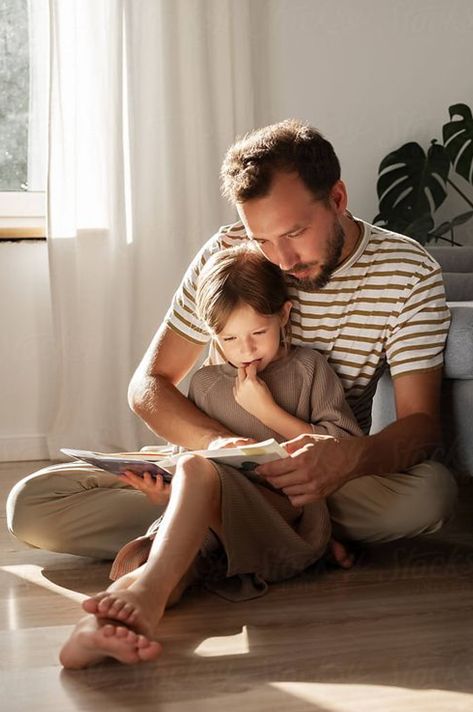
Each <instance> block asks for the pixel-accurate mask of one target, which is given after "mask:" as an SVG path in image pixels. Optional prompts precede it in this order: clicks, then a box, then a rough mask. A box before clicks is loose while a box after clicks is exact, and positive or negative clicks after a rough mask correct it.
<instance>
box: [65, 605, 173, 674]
mask: <svg viewBox="0 0 473 712" xmlns="http://www.w3.org/2000/svg"><path fill="white" fill-rule="evenodd" d="M161 650H162V648H161V645H160V643H157V642H155V641H152V640H149V639H148V638H147V637H146V636H144V635H139V634H138V633H135V632H134V631H133V630H130V629H129V628H126V627H125V626H120V625H115V624H113V623H106V622H101V621H99V620H98V619H97V618H96V617H95V616H90V615H89V616H86V617H85V618H82V620H80V621H79V623H78V624H77V625H76V627H75V628H74V630H73V632H72V634H71V636H70V638H69V640H67V642H66V643H65V644H64V646H63V647H62V650H61V652H60V654H59V659H60V661H61V663H62V665H63V666H64V667H65V668H69V669H76V670H77V669H81V668H86V667H89V666H91V665H97V663H100V662H102V661H103V660H106V659H107V658H114V659H115V660H118V661H119V662H121V663H126V664H128V665H131V664H133V663H140V662H149V661H150V660H155V659H156V658H157V657H159V655H160V654H161Z"/></svg>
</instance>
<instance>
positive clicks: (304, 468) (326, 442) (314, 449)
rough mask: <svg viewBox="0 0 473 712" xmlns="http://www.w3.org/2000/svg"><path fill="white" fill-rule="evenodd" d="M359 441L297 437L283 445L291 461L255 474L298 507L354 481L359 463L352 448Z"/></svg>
mask: <svg viewBox="0 0 473 712" xmlns="http://www.w3.org/2000/svg"><path fill="white" fill-rule="evenodd" d="M360 440H361V438H347V439H345V438H344V439H343V440H337V438H334V437H332V436H330V435H316V434H314V435H299V436H298V437H297V438H294V439H292V440H289V441H288V442H286V443H282V445H283V447H284V448H285V449H286V451H287V452H288V453H289V455H290V457H287V458H283V459H281V460H274V461H273V462H267V463H265V464H264V465H260V466H259V467H258V468H257V469H256V472H257V473H258V474H259V475H261V476H262V477H265V478H266V479H267V480H268V482H270V484H272V485H273V486H274V487H276V488H277V489H281V490H282V491H283V492H284V494H286V495H287V496H288V498H289V499H290V501H291V503H292V504H293V505H294V507H300V506H302V505H304V504H308V503H309V502H316V501H317V500H321V499H324V498H325V497H328V496H329V495H330V494H332V493H333V492H335V491H336V490H338V489H340V487H342V486H343V485H344V484H345V483H346V482H348V480H350V479H351V478H352V477H353V474H352V473H353V467H354V464H355V463H356V461H357V459H358V458H357V457H356V455H357V452H356V450H354V448H356V447H357V441H360ZM358 447H359V445H358ZM358 452H359V451H358Z"/></svg>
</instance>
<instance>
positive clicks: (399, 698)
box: [270, 682, 473, 712]
mask: <svg viewBox="0 0 473 712" xmlns="http://www.w3.org/2000/svg"><path fill="white" fill-rule="evenodd" d="M270 686H271V687H275V688H277V689H278V690H280V691H282V692H285V693H289V694H291V695H292V696H294V697H297V698H298V699H300V700H304V701H305V702H308V703H311V704H313V705H314V708H315V709H319V708H320V709H323V710H324V712H359V711H360V709H362V710H363V712H379V710H383V712H398V711H399V712H401V710H402V712H405V710H406V709H415V710H416V712H422V711H424V710H425V712H445V710H451V712H454V711H455V712H471V710H472V709H473V695H470V694H467V693H463V692H453V691H449V690H434V689H431V690H416V689H409V688H405V687H390V686H387V685H345V684H343V683H341V684H324V683H318V682H271V683H270Z"/></svg>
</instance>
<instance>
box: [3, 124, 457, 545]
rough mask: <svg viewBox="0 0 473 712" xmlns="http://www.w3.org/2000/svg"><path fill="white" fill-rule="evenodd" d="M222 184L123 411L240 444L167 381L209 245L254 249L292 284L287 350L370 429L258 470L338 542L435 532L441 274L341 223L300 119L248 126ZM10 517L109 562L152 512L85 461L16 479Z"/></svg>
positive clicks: (320, 141)
mask: <svg viewBox="0 0 473 712" xmlns="http://www.w3.org/2000/svg"><path fill="white" fill-rule="evenodd" d="M222 180H223V191H224V194H225V195H226V196H227V197H229V198H230V199H231V200H232V202H233V203H234V204H235V205H236V208H237V210H238V213H239V217H240V222H239V223H237V224H235V225H231V226H228V227H225V228H222V229H221V230H220V232H219V233H217V235H215V236H214V237H213V238H211V240H210V241H209V242H208V243H207V244H206V245H205V246H204V247H203V248H202V250H201V251H200V252H199V254H198V255H197V256H196V258H195V259H194V261H193V263H192V264H191V266H190V267H189V269H188V271H187V272H186V275H185V276H184V279H183V282H182V284H181V286H180V288H179V289H178V291H177V292H176V294H175V297H174V300H173V304H172V306H171V308H170V309H169V311H168V313H167V315H166V317H165V319H164V322H163V324H162V325H161V327H160V328H159V329H158V332H157V333H156V335H155V337H154V339H153V340H152V342H151V344H150V346H149V348H148V350H147V352H146V354H145V356H144V358H143V360H142V362H141V364H140V365H139V367H138V369H137V371H136V373H135V375H134V376H133V379H132V381H131V384H130V389H129V401H130V405H131V407H132V408H133V410H134V411H135V412H136V413H137V414H138V415H139V416H140V417H141V418H142V419H143V420H144V421H145V422H146V423H147V425H148V426H149V427H150V429H151V430H153V431H154V432H155V433H157V434H159V435H160V436H162V437H164V438H166V439H167V440H169V441H171V442H174V443H178V444H180V445H182V446H184V447H186V448H189V449H204V448H210V447H217V446H222V445H225V444H229V443H231V442H232V441H233V440H234V439H235V438H237V439H239V437H238V436H239V434H238V433H231V432H227V431H226V430H225V428H223V427H222V425H221V424H220V423H218V422H216V421H214V420H212V419H210V418H209V417H207V416H206V415H205V414H204V413H202V412H201V411H199V410H198V409H197V408H196V407H195V406H194V405H193V404H192V403H191V402H190V401H189V400H188V399H187V398H185V397H184V396H183V395H182V394H181V393H180V392H179V391H178V390H177V388H176V386H177V385H178V384H179V382H180V381H182V379H183V378H184V377H185V376H186V374H187V373H188V372H189V371H190V370H191V368H192V367H193V366H194V365H195V364H196V362H197V361H198V359H199V357H200V356H201V354H202V351H203V349H204V347H205V345H206V342H207V339H208V337H207V334H206V332H205V330H204V328H203V325H202V324H200V323H199V320H198V319H197V316H196V314H195V309H194V294H195V284H196V280H197V276H198V273H199V271H200V269H201V268H202V265H203V264H204V263H205V261H206V260H207V259H208V257H209V256H210V255H211V254H212V253H213V252H215V251H216V250H220V249H222V248H225V247H228V246H230V245H234V244H236V243H238V242H240V241H241V240H246V239H250V240H254V241H256V242H257V243H258V245H259V248H260V249H261V251H262V252H263V254H264V255H265V256H266V257H267V259H269V260H271V262H274V263H275V264H278V265H279V266H280V267H281V269H282V270H283V271H284V272H285V273H286V274H287V278H288V280H289V281H290V283H291V289H292V293H291V300H292V301H293V303H294V308H293V310H292V336H291V340H292V342H293V343H294V344H301V345H305V346H312V347H313V348H317V349H318V350H320V351H321V352H323V353H324V354H325V355H326V357H327V359H328V362H329V363H330V364H331V366H332V367H333V368H334V369H335V371H336V372H337V373H338V375H339V377H340V378H341V380H342V383H343V386H344V389H345V393H346V396H347V399H348V402H349V403H350V405H351V407H352V409H353V411H354V413H355V415H356V417H357V419H358V422H359V424H360V426H361V428H362V429H363V431H364V432H365V433H366V436H365V437H362V438H353V439H346V440H341V441H338V440H336V439H333V438H325V439H320V438H319V437H317V436H316V435H304V436H300V437H298V438H295V439H294V440H293V441H290V442H289V443H288V445H287V449H288V451H289V452H290V453H291V454H292V457H291V458H288V459H285V460H280V461H277V462H274V463H269V464H266V465H264V466H261V467H260V468H259V473H260V474H261V475H263V476H265V477H267V478H268V480H269V481H270V482H271V483H272V484H273V485H274V486H276V487H278V488H281V489H282V490H283V491H284V492H285V493H286V494H287V495H288V497H289V498H290V499H291V501H292V502H293V504H294V505H296V506H297V505H301V504H304V503H306V502H310V501H314V500H316V499H319V498H322V497H327V498H328V505H329V509H330V514H331V518H332V524H333V529H334V534H335V536H336V537H337V538H338V537H339V538H342V539H353V540H359V541H370V542H374V541H389V540H393V539H396V538H399V537H403V536H415V535H417V534H422V533H429V532H432V531H435V530H436V529H438V528H439V527H440V526H441V525H442V523H443V522H444V521H445V519H446V518H447V517H448V516H449V515H450V513H451V511H452V508H453V504H454V501H455V496H456V487H455V484H454V481H453V478H452V476H451V475H450V473H449V472H448V470H446V468H445V467H443V466H442V465H440V464H439V463H435V462H431V461H429V460H426V458H428V456H429V454H431V453H432V451H433V450H434V449H435V448H436V446H437V445H438V443H439V440H440V425H439V398H440V384H441V376H442V363H443V356H442V354H443V349H444V345H445V339H446V335H447V331H448V326H449V312H448V309H447V307H446V304H445V295H444V289H443V284H442V278H441V274H440V268H439V266H438V264H437V263H436V262H435V260H433V259H432V257H430V255H428V253H427V252H426V251H425V250H424V249H423V248H422V247H421V246H420V245H419V244H417V243H416V242H415V241H413V240H411V239H409V238H406V237H403V236H400V235H396V234H393V233H389V232H386V231H383V230H381V229H379V228H375V227H373V226H370V225H368V224H367V223H365V222H363V221H361V220H357V219H355V218H354V217H353V216H352V215H351V214H350V213H349V212H348V210H347V194H346V189H345V185H344V183H343V182H342V181H341V179H340V165H339V162H338V159H337V157H336V155H335V153H334V151H333V148H332V146H331V145H330V143H329V142H328V141H326V140H325V139H324V138H323V137H322V136H321V135H320V134H319V133H318V132H317V131H316V130H315V129H312V128H310V127H308V126H305V125H303V124H300V123H298V122H296V121H285V122H282V123H280V124H275V125H273V126H269V127H266V128H264V129H261V130H259V131H255V132H253V133H252V134H249V135H248V136H247V137H245V138H244V139H243V140H241V141H240V142H238V143H236V144H235V145H234V146H232V147H231V148H230V149H229V151H228V153H227V156H226V158H225V161H224V164H223V167H222ZM217 357H218V354H216V353H211V358H217ZM386 366H388V367H389V369H390V371H391V375H392V377H393V384H394V393H395V401H396V412H397V420H396V421H395V422H394V423H392V424H391V425H389V426H388V427H387V428H385V429H384V430H383V431H382V432H380V433H378V434H376V435H368V432H369V428H370V422H371V415H370V414H371V401H372V398H373V395H374V392H375V389H376V383H377V381H378V379H379V377H380V375H381V373H382V372H383V370H384V368H385V367H386ZM65 473H67V474H65ZM8 512H9V526H10V529H11V531H12V532H13V533H14V534H16V536H18V537H19V538H20V539H23V541H25V542H27V543H29V544H30V545H33V546H39V547H44V548H49V549H53V550H55V551H69V552H71V553H78V554H86V555H92V556H99V557H112V556H113V555H114V554H115V552H116V551H117V550H118V548H119V547H120V546H121V545H122V544H123V543H124V542H125V541H127V540H128V539H131V538H132V537H134V536H136V535H138V534H140V533H142V532H144V531H145V530H146V528H147V526H148V524H149V523H150V522H152V521H153V520H154V519H156V508H154V507H152V506H151V505H150V504H149V503H148V501H147V500H146V498H145V497H143V496H142V494H141V493H140V492H136V491H134V490H130V489H126V488H124V486H123V484H122V483H121V482H120V481H119V480H118V479H117V478H114V477H113V476H110V475H107V474H105V473H101V472H100V471H97V470H94V469H93V468H90V467H88V466H83V465H80V464H75V465H74V464H72V465H57V466H53V467H50V468H46V469H45V470H43V471H41V472H40V473H36V474H34V475H31V476H30V477H29V478H27V479H26V480H24V481H22V482H20V483H19V484H18V485H17V486H16V487H15V488H14V490H13V491H12V493H11V495H10V498H9V504H8Z"/></svg>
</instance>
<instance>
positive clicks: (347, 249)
mask: <svg viewBox="0 0 473 712" xmlns="http://www.w3.org/2000/svg"><path fill="white" fill-rule="evenodd" d="M340 225H341V226H342V228H343V232H344V233H345V244H344V245H343V250H342V254H341V255H340V261H339V263H338V264H339V265H341V264H342V263H343V262H345V260H347V259H348V258H349V257H351V255H352V254H353V253H354V252H355V250H356V248H357V247H358V245H359V244H360V240H361V238H362V235H363V229H362V227H361V225H360V224H359V223H357V221H356V220H355V219H354V218H353V217H351V216H350V215H342V217H341V218H340Z"/></svg>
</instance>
